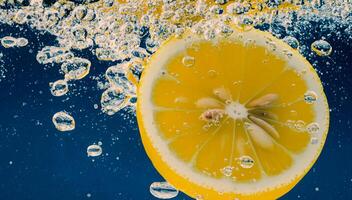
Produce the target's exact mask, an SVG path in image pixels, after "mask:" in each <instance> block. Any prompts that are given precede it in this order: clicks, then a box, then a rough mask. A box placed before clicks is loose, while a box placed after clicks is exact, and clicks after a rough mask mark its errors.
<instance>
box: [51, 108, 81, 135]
mask: <svg viewBox="0 0 352 200" xmlns="http://www.w3.org/2000/svg"><path fill="white" fill-rule="evenodd" d="M52 121H53V123H54V125H55V128H56V129H57V130H59V131H72V130H73V129H75V120H74V119H73V117H72V116H71V115H69V114H68V113H66V112H64V111H60V112H57V113H55V114H54V116H53V118H52Z"/></svg>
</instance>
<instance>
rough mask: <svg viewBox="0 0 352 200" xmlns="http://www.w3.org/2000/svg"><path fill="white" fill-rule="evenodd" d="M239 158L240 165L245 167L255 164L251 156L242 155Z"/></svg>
mask: <svg viewBox="0 0 352 200" xmlns="http://www.w3.org/2000/svg"><path fill="white" fill-rule="evenodd" d="M238 160H239V163H240V166H241V167H242V168H244V169H249V168H252V167H253V166H254V160H253V158H251V157H250V156H241V157H240V158H239V159H238Z"/></svg>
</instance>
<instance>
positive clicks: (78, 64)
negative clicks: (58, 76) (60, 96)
mask: <svg viewBox="0 0 352 200" xmlns="http://www.w3.org/2000/svg"><path fill="white" fill-rule="evenodd" d="M90 65H91V63H90V61H89V60H87V59H84V58H73V59H70V60H67V61H65V62H64V63H63V64H62V65H61V70H62V71H63V72H64V73H65V78H66V79H68V80H79V79H82V78H84V77H85V76H87V74H88V73H89V70H90Z"/></svg>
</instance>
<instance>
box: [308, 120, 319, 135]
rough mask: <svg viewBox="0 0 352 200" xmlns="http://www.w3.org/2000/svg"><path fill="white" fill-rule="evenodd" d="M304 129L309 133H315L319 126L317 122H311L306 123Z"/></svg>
mask: <svg viewBox="0 0 352 200" xmlns="http://www.w3.org/2000/svg"><path fill="white" fill-rule="evenodd" d="M306 129H307V131H308V133H310V134H317V133H318V132H319V129H320V127H319V124H318V123H316V122H313V123H310V124H308V125H307V128H306Z"/></svg>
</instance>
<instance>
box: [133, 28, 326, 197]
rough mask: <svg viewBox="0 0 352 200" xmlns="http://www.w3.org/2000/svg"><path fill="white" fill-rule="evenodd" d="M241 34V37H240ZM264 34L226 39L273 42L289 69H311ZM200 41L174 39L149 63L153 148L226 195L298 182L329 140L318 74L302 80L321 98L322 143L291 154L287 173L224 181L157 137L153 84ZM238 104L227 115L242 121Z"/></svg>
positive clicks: (145, 109) (146, 98)
mask: <svg viewBox="0 0 352 200" xmlns="http://www.w3.org/2000/svg"><path fill="white" fill-rule="evenodd" d="M239 35H241V37H239ZM262 35H263V34H259V33H258V31H256V30H252V31H249V32H246V33H245V34H242V33H234V34H233V36H231V38H227V39H232V40H235V41H239V42H243V41H245V40H247V39H251V40H253V41H255V42H256V45H260V46H265V47H267V49H268V50H269V49H270V47H269V45H268V44H267V42H268V41H270V42H274V43H275V44H277V45H276V46H277V48H276V50H275V54H276V55H277V56H279V57H281V58H282V59H284V60H286V61H287V63H288V66H289V67H292V68H293V69H296V70H299V71H303V70H310V69H307V67H306V66H307V61H306V60H305V59H304V58H303V57H302V56H300V55H299V54H298V53H294V54H293V55H292V57H291V58H290V59H288V57H287V55H286V54H285V52H289V51H291V50H290V48H289V47H288V45H286V44H285V43H283V42H281V41H279V40H276V39H274V40H273V38H272V37H269V36H268V37H269V38H266V37H263V36H262ZM197 40H200V39H199V38H192V39H190V38H188V39H187V41H186V40H185V39H177V40H176V39H175V40H172V41H169V43H168V44H167V45H166V46H163V47H161V48H160V49H159V51H158V52H157V53H156V54H157V55H154V56H153V57H152V59H151V60H150V63H149V66H150V67H149V68H147V69H146V70H145V71H144V72H143V73H144V75H143V78H142V81H141V82H142V84H141V85H140V88H139V91H140V92H139V95H140V96H139V101H140V102H139V105H140V107H139V108H140V113H141V114H142V118H143V125H144V127H145V129H146V134H147V136H148V137H149V139H150V140H151V142H152V145H153V147H154V148H155V149H157V151H158V152H159V156H160V157H161V159H162V160H163V161H164V162H165V163H167V164H168V166H169V168H171V169H172V170H173V171H175V172H176V173H177V174H179V175H181V176H183V177H185V178H186V179H188V180H189V181H191V182H194V183H195V184H197V185H202V186H203V187H207V188H210V189H213V190H216V191H219V192H223V193H227V192H234V193H241V194H251V193H256V192H263V191H267V190H271V189H274V188H276V187H280V186H282V185H286V184H289V183H290V182H291V181H293V180H295V178H296V177H297V176H302V175H304V174H305V173H306V172H307V171H308V170H309V168H310V166H311V164H312V163H313V162H314V161H315V160H316V159H317V157H318V155H319V153H320V150H321V148H322V146H323V144H324V141H325V138H326V132H327V129H328V123H329V121H328V115H329V113H328V110H327V102H326V98H325V95H324V93H323V89H322V86H321V84H320V81H319V78H318V76H317V75H316V74H315V73H305V74H304V75H303V79H304V80H305V81H306V83H307V85H308V88H309V90H312V91H316V93H317V94H318V97H319V98H318V99H317V101H316V102H315V104H314V109H315V113H316V119H315V122H316V123H318V124H320V127H321V129H320V130H319V132H318V133H316V134H315V135H313V136H314V137H317V138H318V139H319V144H315V145H314V144H309V145H308V146H307V148H306V150H305V151H304V152H303V153H301V154H298V155H292V158H293V160H294V163H293V165H292V166H291V168H290V169H288V170H286V171H285V172H283V173H282V174H280V175H277V176H262V178H261V179H260V180H257V181H256V182H251V183H238V182H234V181H233V180H231V179H229V178H226V177H225V178H222V179H215V178H212V177H209V176H206V175H204V174H202V173H200V172H198V171H196V170H195V169H193V168H192V167H190V165H187V163H185V162H184V161H182V160H180V159H178V158H177V156H176V155H175V154H174V153H173V152H172V151H171V150H170V149H169V147H168V144H167V142H166V141H165V140H164V139H163V138H162V137H161V135H160V134H158V131H159V130H158V128H157V127H156V125H155V123H154V116H153V112H152V110H153V107H154V105H153V103H152V100H151V99H152V98H151V94H152V89H153V84H154V81H155V80H156V79H157V78H158V77H159V75H160V71H161V70H162V69H163V67H164V66H165V64H166V63H167V62H168V60H169V58H172V57H173V56H174V55H176V54H177V53H179V52H182V51H184V50H185V49H186V48H187V44H189V42H194V41H197ZM165 49H166V50H165ZM239 105H241V104H238V103H236V102H233V103H232V104H230V105H228V106H227V107H225V111H226V113H227V114H228V115H229V116H230V117H231V118H234V119H239V118H243V117H244V116H245V115H247V113H246V110H244V109H242V107H240V106H239ZM234 110H239V111H241V112H239V113H240V114H233V111H234ZM245 117H247V116H245ZM263 175H264V174H263Z"/></svg>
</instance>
